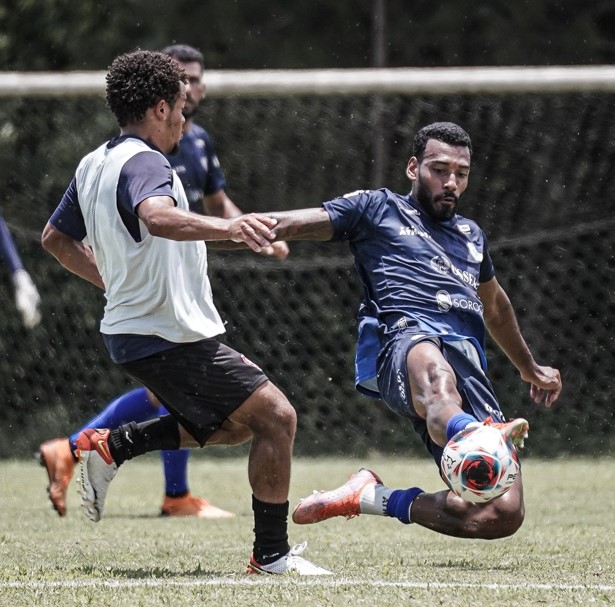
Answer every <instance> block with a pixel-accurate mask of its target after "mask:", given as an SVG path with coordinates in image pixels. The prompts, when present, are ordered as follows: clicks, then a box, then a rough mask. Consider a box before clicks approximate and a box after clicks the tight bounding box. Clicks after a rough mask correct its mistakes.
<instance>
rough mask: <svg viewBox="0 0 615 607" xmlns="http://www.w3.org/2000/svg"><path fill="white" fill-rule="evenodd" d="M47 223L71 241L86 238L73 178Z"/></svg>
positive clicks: (75, 181)
mask: <svg viewBox="0 0 615 607" xmlns="http://www.w3.org/2000/svg"><path fill="white" fill-rule="evenodd" d="M49 223H50V224H51V225H52V226H53V227H54V228H55V229H56V230H59V231H60V232H62V233H63V234H66V235H67V236H70V237H71V238H72V239H73V240H78V241H82V240H83V239H84V238H85V237H86V236H87V229H86V227H85V221H84V219H83V214H82V213H81V207H80V206H79V196H78V194H77V180H76V179H75V178H74V177H73V179H72V181H71V182H70V184H69V186H68V188H67V189H66V192H64V196H62V200H60V204H59V205H58V207H57V208H56V210H55V211H54V212H53V214H52V215H51V217H50V218H49Z"/></svg>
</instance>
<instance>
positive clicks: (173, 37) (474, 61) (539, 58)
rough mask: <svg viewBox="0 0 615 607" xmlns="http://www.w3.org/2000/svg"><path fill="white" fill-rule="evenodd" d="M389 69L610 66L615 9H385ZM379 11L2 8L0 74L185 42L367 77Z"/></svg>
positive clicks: (525, 0) (135, 1)
mask: <svg viewBox="0 0 615 607" xmlns="http://www.w3.org/2000/svg"><path fill="white" fill-rule="evenodd" d="M383 5H384V7H385V14H386V19H385V22H386V35H385V40H386V47H385V49H384V50H385V54H386V57H387V64H388V65H391V66H424V67H427V66H459V65H467V66H473V65H476V66H483V65H524V64H528V65H539V64H544V65H549V64H551V65H553V64H588V63H609V62H612V61H613V60H614V59H615V7H614V6H613V3H612V2H611V0H593V1H591V2H589V3H585V4H584V5H583V7H582V8H580V7H579V4H578V2H576V1H574V0H541V1H540V2H537V1H536V0H519V1H518V2H509V1H508V0H475V1H473V2H469V3H468V2H432V1H431V0H414V1H413V2H408V1H407V0H384V2H383ZM375 6H377V3H376V2H375V1H372V2H366V1H365V0H363V1H359V2H357V1H356V0H336V1H335V2H331V0H295V1H294V2H288V1H287V0H209V1H207V2H199V3H197V2H194V0H174V2H168V1H164V2H163V1H161V0H105V2H100V0H80V1H79V2H74V1H72V0H45V2H40V0H4V2H3V3H2V5H1V6H0V69H2V70H64V69H105V68H106V67H107V66H108V65H109V63H110V62H111V61H112V59H113V58H114V57H115V56H116V55H117V54H118V53H120V52H122V51H125V50H129V49H132V48H135V47H137V46H138V47H141V48H160V47H163V46H166V45H167V44H169V43H171V42H174V41H179V42H186V43H188V44H192V45H194V46H197V47H198V48H200V49H201V50H202V51H203V52H204V54H205V57H206V60H207V64H208V66H209V67H210V68H214V69H216V68H224V69H242V68H252V69H256V68H310V67H313V68H317V67H322V68H325V67H367V66H370V65H371V62H372V55H373V53H372V51H373V49H372V40H373V37H372V33H371V32H372V23H373V20H374V7H375Z"/></svg>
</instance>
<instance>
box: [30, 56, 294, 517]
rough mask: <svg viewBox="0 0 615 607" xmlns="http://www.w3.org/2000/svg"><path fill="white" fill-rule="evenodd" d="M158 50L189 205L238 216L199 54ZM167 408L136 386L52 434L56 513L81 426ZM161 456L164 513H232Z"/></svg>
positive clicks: (283, 250)
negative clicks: (171, 65)
mask: <svg viewBox="0 0 615 607" xmlns="http://www.w3.org/2000/svg"><path fill="white" fill-rule="evenodd" d="M162 52H163V53H165V54H167V55H169V56H170V57H173V59H175V60H176V61H177V62H178V63H179V65H180V66H181V67H182V68H183V70H184V71H185V72H186V75H187V77H188V82H187V84H186V104H185V107H184V110H183V114H184V117H185V119H186V121H185V123H184V126H183V136H182V139H181V141H180V143H179V149H178V151H177V152H176V153H174V154H169V155H167V158H168V160H169V163H170V164H171V166H172V167H173V169H174V170H175V172H176V173H177V174H178V176H179V178H180V179H181V181H182V184H183V185H184V189H185V191H186V196H187V198H188V204H189V206H190V210H191V211H194V212H195V213H201V214H206V215H211V216H214V217H223V218H231V217H237V216H239V215H241V214H242V211H241V210H240V209H239V208H238V207H237V206H236V205H235V203H234V202H233V201H232V200H231V199H230V198H229V197H228V195H227V193H226V190H225V187H226V179H225V177H224V174H223V172H222V169H221V167H220V162H219V160H218V157H217V155H216V152H215V149H214V145H213V142H212V140H211V137H210V136H209V134H208V133H207V131H206V130H205V129H204V128H203V127H202V126H200V125H198V124H196V123H195V122H194V117H195V115H196V114H197V111H198V108H199V106H200V104H201V102H202V101H203V99H204V98H205V92H206V87H205V84H204V82H203V74H204V61H203V55H202V53H201V52H200V51H198V50H197V49H195V48H193V47H191V46H188V45H185V44H176V45H173V46H168V47H166V48H165V49H163V50H162ZM288 252H289V249H288V245H287V244H286V243H285V242H276V243H273V244H272V245H271V246H270V247H267V248H265V249H264V250H263V251H262V252H261V253H262V254H263V255H269V256H274V257H276V258H278V259H286V257H287V256H288ZM167 413H168V411H167V410H166V409H165V408H164V407H162V406H161V405H160V403H159V402H158V400H157V399H156V397H155V396H154V395H153V394H152V393H151V392H150V391H149V390H147V389H146V388H144V387H142V388H136V389H134V390H131V391H129V392H127V393H125V394H123V395H121V396H119V397H118V398H116V399H114V400H113V401H111V402H110V403H109V404H108V405H107V407H106V408H105V409H104V410H103V411H102V412H101V413H100V414H98V415H97V416H95V417H94V418H92V419H90V420H88V421H87V422H85V424H83V426H81V427H80V428H79V429H76V430H75V432H73V433H72V434H71V435H70V436H69V437H68V438H56V439H53V440H50V441H47V442H46V443H43V444H42V445H40V447H39V450H38V459H39V461H40V463H41V465H43V466H44V467H45V469H46V470H47V475H48V478H49V486H48V489H47V491H48V494H49V499H50V500H51V504H52V506H53V508H54V509H55V510H56V511H57V512H58V514H59V515H60V516H64V515H65V514H66V493H67V490H68V485H69V483H70V480H71V478H72V476H73V472H74V469H75V466H76V463H77V458H76V457H75V454H74V445H75V441H76V439H77V436H78V435H79V433H80V432H81V430H83V429H85V428H117V427H118V426H119V425H121V424H125V423H128V422H129V421H136V422H142V421H146V420H149V419H153V418H154V417H158V416H160V415H165V414H167ZM161 457H162V463H163V468H164V478H165V496H164V500H163V502H162V506H161V514H162V515H163V516H197V517H200V518H207V519H219V518H230V517H232V516H234V515H233V514H232V513H230V512H227V511H225V510H222V509H221V508H218V507H216V506H214V505H213V504H211V502H210V501H209V500H207V499H204V498H201V497H196V496H193V495H192V494H191V493H190V490H189V484H188V458H189V451H188V450H186V449H184V450H177V451H169V450H165V451H162V452H161Z"/></svg>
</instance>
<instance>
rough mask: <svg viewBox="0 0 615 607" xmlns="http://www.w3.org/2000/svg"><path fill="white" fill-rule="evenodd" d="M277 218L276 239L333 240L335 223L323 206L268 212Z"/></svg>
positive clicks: (273, 217) (268, 214) (268, 215)
mask: <svg viewBox="0 0 615 607" xmlns="http://www.w3.org/2000/svg"><path fill="white" fill-rule="evenodd" d="M266 215H267V217H271V218H272V219H275V220H277V222H278V223H277V225H276V226H275V228H274V232H275V234H276V237H275V240H276V241H277V240H331V238H332V237H333V224H332V223H331V218H330V217H329V213H327V211H325V209H323V208H322V207H317V208H313V209H299V210H297V211H280V212H277V213H266Z"/></svg>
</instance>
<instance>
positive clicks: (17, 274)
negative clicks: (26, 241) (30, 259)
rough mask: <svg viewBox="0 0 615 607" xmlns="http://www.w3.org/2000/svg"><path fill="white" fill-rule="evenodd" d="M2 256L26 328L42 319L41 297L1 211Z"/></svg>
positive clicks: (30, 327)
mask: <svg viewBox="0 0 615 607" xmlns="http://www.w3.org/2000/svg"><path fill="white" fill-rule="evenodd" d="M0 257H2V258H3V259H4V263H5V264H6V266H7V268H8V270H9V272H10V274H11V280H12V282H13V287H14V289H15V307H16V308H17V311H18V312H19V315H20V316H21V320H22V322H23V324H24V327H26V329H33V328H34V327H36V326H37V325H38V324H39V322H40V321H41V311H40V305H41V298H40V295H39V294H38V290H37V288H36V286H35V285H34V282H32V278H31V277H30V274H29V273H28V272H27V270H26V269H25V268H24V266H23V262H22V261H21V257H20V256H19V252H18V251H17V247H16V246H15V241H14V240H13V236H12V234H11V232H10V230H9V227H8V226H7V225H6V222H5V221H4V217H2V214H1V213H0Z"/></svg>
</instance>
